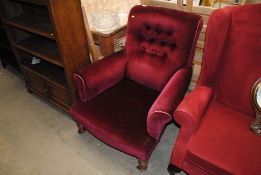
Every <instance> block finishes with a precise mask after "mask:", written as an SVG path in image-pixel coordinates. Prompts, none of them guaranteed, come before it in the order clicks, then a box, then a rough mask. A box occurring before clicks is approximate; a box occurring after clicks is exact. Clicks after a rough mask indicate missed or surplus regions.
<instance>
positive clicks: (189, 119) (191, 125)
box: [171, 86, 213, 167]
mask: <svg viewBox="0 0 261 175" xmlns="http://www.w3.org/2000/svg"><path fill="white" fill-rule="evenodd" d="M212 95H213V89H212V88H210V87H206V86H197V87H196V88H195V89H194V90H193V91H191V92H190V93H189V94H188V95H187V96H186V97H185V98H184V100H183V101H182V102H181V103H180V104H179V106H178V107H177V109H176V111H175V112H174V120H175V121H176V122H177V123H178V124H179V125H180V131H179V135H178V138H177V139H176V143H175V146H174V147H175V148H174V152H173V153H172V155H174V156H172V158H171V159H172V161H173V162H175V165H177V166H180V167H181V165H182V162H183V160H184V156H185V153H186V150H187V143H188V141H189V139H190V137H191V136H192V134H193V133H194V132H195V130H196V129H197V127H198V126H199V124H200V121H201V119H202V117H203V115H204V113H205V111H206V109H207V107H208V105H209V103H210V101H211V99H212Z"/></svg>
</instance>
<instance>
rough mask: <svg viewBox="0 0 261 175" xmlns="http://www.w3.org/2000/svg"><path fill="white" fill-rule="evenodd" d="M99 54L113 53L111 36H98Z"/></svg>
mask: <svg viewBox="0 0 261 175" xmlns="http://www.w3.org/2000/svg"><path fill="white" fill-rule="evenodd" d="M99 42H100V49H101V54H102V55H103V56H104V57H105V56H108V55H111V54H112V53H114V42H113V36H99Z"/></svg>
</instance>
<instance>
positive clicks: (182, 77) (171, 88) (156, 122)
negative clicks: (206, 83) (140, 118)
mask: <svg viewBox="0 0 261 175" xmlns="http://www.w3.org/2000/svg"><path fill="white" fill-rule="evenodd" d="M191 74H192V68H191V67H186V68H182V69H179V70H178V71H177V72H176V73H175V74H174V75H173V76H172V78H171V79H170V80H169V81H168V83H167V85H166V86H165V87H164V89H163V90H162V92H161V93H160V95H159V97H158V98H157V99H156V101H155V102H154V103H153V105H152V107H151V108H150V111H149V114H148V118H147V131H148V133H149V134H150V135H151V136H152V137H154V138H155V139H159V138H160V136H161V134H162V132H163V130H164V128H165V126H166V124H167V123H169V122H170V121H172V114H173V112H174V110H175V109H176V107H177V106H178V104H179V103H180V101H181V100H182V98H183V97H184V95H185V93H186V90H187V87H188V85H189V82H190V79H191Z"/></svg>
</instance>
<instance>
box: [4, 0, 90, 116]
mask: <svg viewBox="0 0 261 175" xmlns="http://www.w3.org/2000/svg"><path fill="white" fill-rule="evenodd" d="M1 3H2V4H1V7H2V9H1V10H3V14H2V19H3V23H4V24H5V26H6V29H7V32H8V36H9V39H10V42H11V46H12V48H13V50H14V53H15V56H16V60H17V61H18V64H19V66H20V68H21V70H22V72H23V74H24V77H25V81H26V88H27V89H28V91H29V92H33V93H35V94H37V95H39V96H41V97H43V98H45V99H46V100H47V101H49V102H51V103H52V104H54V105H56V106H58V107H60V108H61V109H63V110H65V111H68V109H69V107H70V106H71V104H72V103H73V102H74V101H75V100H76V99H77V98H78V96H77V92H76V89H75V84H74V81H73V78H72V74H73V73H74V72H75V71H76V70H78V69H79V68H80V67H82V66H83V65H84V64H89V63H90V61H89V60H90V59H89V50H88V45H87V39H86V31H85V27H84V22H83V16H82V11H81V4H80V0H1ZM35 59H40V63H37V64H33V60H35Z"/></svg>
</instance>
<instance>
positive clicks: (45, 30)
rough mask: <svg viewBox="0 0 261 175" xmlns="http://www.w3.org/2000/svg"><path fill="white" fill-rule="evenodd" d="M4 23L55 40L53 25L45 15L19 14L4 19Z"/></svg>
mask: <svg viewBox="0 0 261 175" xmlns="http://www.w3.org/2000/svg"><path fill="white" fill-rule="evenodd" d="M5 23H6V24H8V25H10V26H13V27H16V28H18V29H22V30H25V31H28V32H31V33H34V34H37V35H40V36H43V37H46V38H49V39H52V40H55V35H54V29H53V26H52V24H51V21H50V19H48V18H47V17H38V16H32V15H20V16H15V17H13V18H10V19H8V20H6V21H5Z"/></svg>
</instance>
